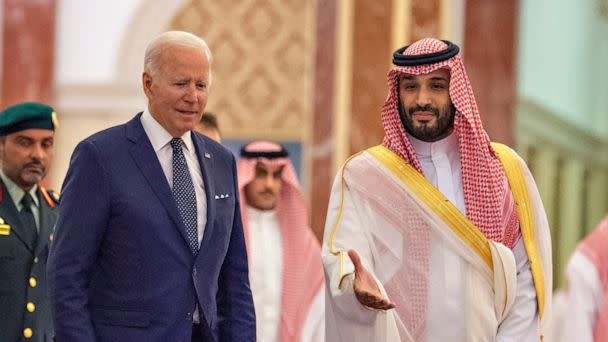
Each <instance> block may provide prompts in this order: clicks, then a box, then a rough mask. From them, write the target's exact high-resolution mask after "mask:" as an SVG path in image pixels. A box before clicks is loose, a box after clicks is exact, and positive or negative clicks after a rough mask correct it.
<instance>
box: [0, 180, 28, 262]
mask: <svg viewBox="0 0 608 342" xmlns="http://www.w3.org/2000/svg"><path fill="white" fill-rule="evenodd" d="M0 183H1V184H2V189H1V191H2V199H1V200H0V217H2V218H3V219H4V223H6V224H8V225H10V226H11V234H15V236H16V237H17V239H18V240H19V241H21V242H22V243H23V245H24V246H25V247H26V248H27V249H28V250H29V251H30V252H31V253H34V246H33V245H31V244H28V243H27V242H26V239H25V236H26V234H25V232H24V231H23V224H22V223H21V218H20V217H19V212H18V211H17V207H15V203H13V199H12V198H11V196H10V194H9V193H8V190H7V189H6V186H5V185H4V182H3V181H2V180H0Z"/></svg>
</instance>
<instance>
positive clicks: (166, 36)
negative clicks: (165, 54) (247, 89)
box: [144, 31, 212, 83]
mask: <svg viewBox="0 0 608 342" xmlns="http://www.w3.org/2000/svg"><path fill="white" fill-rule="evenodd" d="M171 45H180V46H185V47H192V48H202V49H203V50H204V51H205V54H206V55H207V60H208V61H209V83H211V60H212V56H211V50H210V49H209V46H208V45H207V43H206V42H205V40H203V39H202V38H200V37H198V36H196V35H194V34H192V33H190V32H184V31H167V32H164V33H162V34H160V35H159V36H157V37H156V38H154V39H153V40H152V41H151V42H150V44H148V47H147V48H146V54H145V56H144V72H146V73H148V74H149V75H154V74H155V73H156V72H157V71H158V68H159V65H158V64H159V62H160V55H161V53H162V51H163V49H164V48H166V47H168V46H171Z"/></svg>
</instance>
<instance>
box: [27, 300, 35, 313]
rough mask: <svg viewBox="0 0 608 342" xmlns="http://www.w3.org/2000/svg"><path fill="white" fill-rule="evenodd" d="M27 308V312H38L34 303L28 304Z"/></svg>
mask: <svg viewBox="0 0 608 342" xmlns="http://www.w3.org/2000/svg"><path fill="white" fill-rule="evenodd" d="M25 307H26V309H27V312H34V311H36V305H34V303H32V302H28V303H27V305H26V306H25Z"/></svg>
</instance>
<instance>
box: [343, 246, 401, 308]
mask: <svg viewBox="0 0 608 342" xmlns="http://www.w3.org/2000/svg"><path fill="white" fill-rule="evenodd" d="M348 256H349V257H350V260H351V261H352V262H353V265H354V266H355V284H354V287H355V297H357V300H358V301H359V303H361V304H362V305H365V306H367V307H369V308H372V309H378V310H390V309H394V308H395V303H393V302H391V301H390V300H388V298H384V297H383V296H382V293H381V292H380V289H379V288H378V285H377V284H376V281H375V279H374V277H373V276H372V275H371V273H369V272H368V271H367V270H366V269H365V267H363V264H362V263H361V258H359V254H357V252H355V250H354V249H351V250H349V251H348Z"/></svg>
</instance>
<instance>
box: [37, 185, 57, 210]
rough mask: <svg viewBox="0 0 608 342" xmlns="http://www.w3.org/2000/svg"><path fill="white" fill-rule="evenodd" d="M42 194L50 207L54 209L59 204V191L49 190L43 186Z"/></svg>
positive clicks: (41, 188)
mask: <svg viewBox="0 0 608 342" xmlns="http://www.w3.org/2000/svg"><path fill="white" fill-rule="evenodd" d="M40 193H41V194H42V197H44V201H45V202H46V204H48V205H49V207H51V208H54V207H55V206H56V205H58V204H59V193H58V192H57V191H53V190H47V189H45V188H43V187H42V186H41V187H40Z"/></svg>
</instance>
